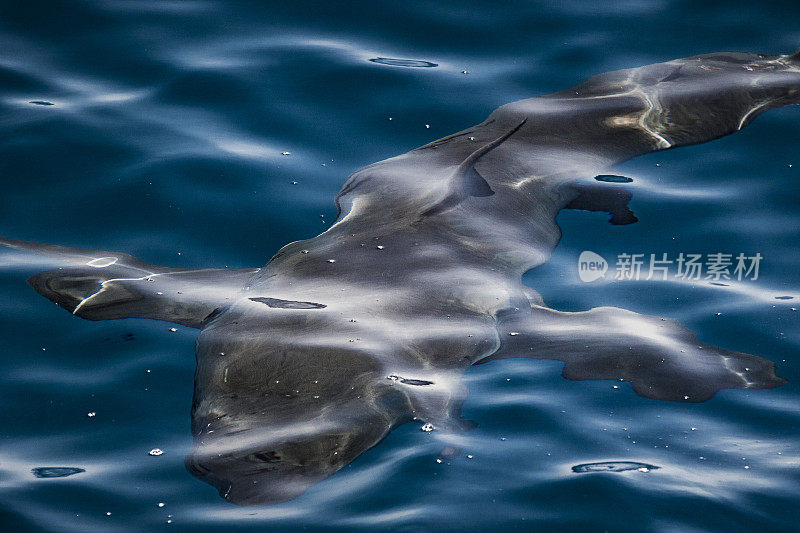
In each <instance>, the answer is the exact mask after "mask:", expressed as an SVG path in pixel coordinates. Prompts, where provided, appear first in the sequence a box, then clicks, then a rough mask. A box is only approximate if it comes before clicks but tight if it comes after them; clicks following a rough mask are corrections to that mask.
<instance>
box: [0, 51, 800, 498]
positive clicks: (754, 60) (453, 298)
mask: <svg viewBox="0 0 800 533" xmlns="http://www.w3.org/2000/svg"><path fill="white" fill-rule="evenodd" d="M797 103H800V52H798V53H795V54H793V55H769V56H768V55H756V54H745V53H719V54H709V55H701V56H696V57H690V58H686V59H679V60H674V61H669V62H666V63H659V64H655V65H649V66H645V67H640V68H634V69H629V70H621V71H616V72H610V73H606V74H600V75H598V76H594V77H592V78H590V79H588V80H587V81H585V82H584V83H582V84H580V85H577V86H575V87H573V88H571V89H567V90H564V91H561V92H558V93H554V94H550V95H547V96H542V97H538V98H531V99H527V100H521V101H518V102H513V103H510V104H507V105H504V106H502V107H500V108H498V109H497V110H495V111H494V112H493V113H492V114H491V115H490V116H489V118H488V119H486V120H485V121H484V122H483V123H481V124H479V125H477V126H475V127H472V128H469V129H467V130H464V131H462V132H460V133H456V134H454V135H451V136H449V137H445V138H443V139H440V140H438V141H435V142H432V143H430V144H428V145H425V146H422V147H420V148H417V149H415V150H412V151H410V152H408V153H406V154H403V155H400V156H397V157H394V158H391V159H387V160H385V161H381V162H378V163H375V164H373V165H370V166H367V167H365V168H362V169H360V170H358V171H356V172H354V173H353V174H352V175H351V176H350V178H349V179H348V181H347V183H346V184H345V185H344V187H343V188H342V190H341V191H340V192H339V194H338V195H337V197H336V204H337V207H338V209H339V216H338V219H337V221H336V223H335V224H333V226H331V227H330V228H329V229H328V230H327V231H325V232H324V233H322V234H321V235H319V236H317V237H314V238H313V239H309V240H307V241H300V242H293V243H290V244H288V245H286V246H284V247H283V248H282V249H281V250H280V251H279V252H278V253H277V254H275V256H274V257H273V258H272V259H271V260H270V261H269V262H268V263H267V264H266V266H264V267H262V268H253V269H245V270H225V269H196V270H184V269H174V268H167V267H160V266H155V265H150V264H147V263H144V262H142V261H140V260H138V259H135V258H133V257H131V256H129V255H126V254H121V253H116V252H101V251H90V250H80V249H74V248H66V247H61V246H50V245H44V244H36V243H31V242H26V241H19V240H12V239H0V243H2V244H4V245H6V246H9V247H12V248H16V249H19V250H24V251H29V252H35V253H38V254H43V255H46V256H50V257H52V258H53V259H57V260H59V261H62V262H65V263H67V266H62V267H60V268H56V269H55V270H50V271H47V272H43V273H40V274H37V275H35V276H33V277H32V278H30V280H29V282H30V284H31V285H32V286H33V288H34V289H36V290H37V291H38V292H39V293H41V294H42V295H44V296H45V297H47V298H49V299H50V300H52V301H54V302H56V303H57V304H58V305H60V306H61V307H63V308H65V309H67V310H68V311H70V312H72V313H73V314H75V315H77V316H79V317H82V318H87V319H90V320H105V319H114V318H151V319H156V320H165V321H169V322H174V323H177V324H183V325H186V326H190V327H194V328H198V329H200V330H201V331H200V335H199V338H198V340H197V372H196V375H195V391H194V402H193V406H192V433H193V436H194V448H193V450H192V452H191V453H190V454H189V456H188V457H187V458H186V465H187V467H188V469H189V470H190V471H191V473H192V474H193V475H195V476H197V477H198V478H200V479H202V480H204V481H206V482H208V483H210V484H212V485H214V486H215V487H216V488H218V489H219V491H220V494H221V495H222V496H223V497H224V498H226V499H227V500H229V501H231V502H233V503H237V504H242V505H264V504H272V503H278V502H283V501H286V500H289V499H292V498H294V497H296V496H298V495H300V494H302V493H303V492H304V491H305V490H306V489H307V488H308V487H309V486H311V485H313V484H315V483H317V482H319V481H321V480H323V479H325V478H326V477H328V476H330V475H331V474H333V473H334V472H336V471H337V470H339V469H340V468H342V467H343V466H345V465H347V464H348V463H350V462H351V461H353V460H354V459H355V458H356V457H358V456H359V455H360V454H362V453H363V452H365V451H366V450H367V449H369V448H371V447H372V446H375V445H376V444H378V443H379V442H380V441H381V440H382V439H383V438H384V437H385V436H386V435H387V434H388V433H389V432H390V431H391V430H392V429H393V428H395V427H397V426H398V425H400V424H403V423H405V422H408V421H410V420H419V421H421V422H425V423H426V429H431V428H435V429H438V430H443V431H465V430H468V429H469V428H470V427H471V425H472V423H471V422H469V421H466V420H462V419H461V417H460V409H461V404H462V403H463V400H464V398H465V395H466V390H465V386H464V385H463V384H462V381H461V376H462V373H463V372H464V371H465V369H466V368H467V367H469V366H470V365H473V364H477V363H483V362H487V361H490V360H493V359H499V358H505V357H529V358H539V359H557V360H561V361H563V362H564V363H565V365H564V370H563V375H564V377H566V378H569V379H576V380H584V379H614V380H623V381H630V382H631V383H632V386H633V389H634V391H636V393H637V394H639V395H641V396H644V397H647V398H654V399H658V400H671V401H678V402H702V401H705V400H708V399H709V398H711V397H712V396H713V395H714V394H715V393H716V392H717V391H718V390H720V389H723V388H770V387H776V386H779V385H781V384H782V383H784V380H783V379H782V378H779V377H777V376H776V375H775V370H774V364H773V363H772V362H770V361H769V360H767V359H764V358H762V357H759V356H756V355H749V354H745V353H740V352H735V351H729V350H724V349H720V348H715V347H713V346H709V345H705V344H702V343H700V342H699V341H698V340H697V339H696V338H695V336H694V335H693V334H692V332H690V331H689V330H687V329H686V328H685V327H683V326H681V325H680V324H678V323H677V322H676V321H674V320H671V319H666V318H661V317H652V316H644V315H640V314H637V313H633V312H631V311H626V310H623V309H618V308H612V307H599V308H595V309H592V310H589V311H585V312H576V313H566V312H559V311H555V310H552V309H549V308H548V307H546V306H545V304H544V302H543V301H542V298H541V297H540V296H539V295H538V294H537V293H536V292H535V291H533V290H532V289H530V288H528V287H526V286H525V285H523V284H522V281H521V278H522V275H523V274H524V273H525V272H526V271H528V270H530V269H532V268H535V267H537V266H540V265H542V264H544V263H545V262H546V261H548V259H549V258H550V255H551V253H552V251H553V249H554V248H555V246H556V244H557V243H558V240H559V238H560V230H559V228H558V226H557V225H556V215H557V214H558V212H559V211H560V210H562V209H565V208H575V209H589V210H595V211H607V212H610V213H611V214H612V219H611V221H612V223H617V224H625V223H630V222H635V221H636V218H635V217H634V216H633V213H632V212H631V211H630V210H629V209H628V207H627V202H628V200H629V199H630V194H629V193H627V192H626V191H625V190H624V189H621V188H620V187H621V186H620V185H619V184H615V183H606V182H602V183H595V184H594V185H593V186H586V185H581V184H580V183H581V181H582V180H585V179H586V178H587V177H589V178H590V177H592V176H595V175H597V174H600V173H603V172H607V171H608V170H609V169H610V167H611V166H613V165H614V164H617V163H620V162H622V161H625V160H627V159H630V158H632V157H635V156H637V155H641V154H645V153H648V152H653V151H657V150H664V149H667V148H671V147H675V146H684V145H688V144H694V143H700V142H705V141H709V140H712V139H715V138H717V137H720V136H723V135H727V134H729V133H732V132H735V131H737V130H739V129H741V128H742V127H743V126H745V125H746V124H748V123H749V122H750V121H751V120H753V119H754V118H755V117H756V115H758V114H759V113H761V112H763V111H766V110H768V109H771V108H775V107H779V106H783V105H788V104H797ZM611 181H613V180H611Z"/></svg>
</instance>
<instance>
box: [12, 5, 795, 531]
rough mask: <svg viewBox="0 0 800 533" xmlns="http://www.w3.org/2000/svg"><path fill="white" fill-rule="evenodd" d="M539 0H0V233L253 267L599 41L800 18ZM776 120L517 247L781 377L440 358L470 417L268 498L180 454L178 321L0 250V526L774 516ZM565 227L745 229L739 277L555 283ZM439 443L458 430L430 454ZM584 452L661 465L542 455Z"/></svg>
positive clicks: (790, 473) (698, 525)
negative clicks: (111, 316)
mask: <svg viewBox="0 0 800 533" xmlns="http://www.w3.org/2000/svg"><path fill="white" fill-rule="evenodd" d="M561 4H562V3H560V2H558V3H556V2H553V3H535V2H508V3H504V4H503V5H500V4H498V3H489V2H486V3H479V2H472V3H468V4H465V3H464V2H447V1H441V0H440V1H437V2H415V3H413V5H404V4H403V3H389V2H386V3H378V2H369V3H367V2H349V3H346V4H334V3H322V2H319V3H316V2H292V3H277V2H276V3H271V4H270V3H259V2H252V3H251V2H237V3H233V2H210V1H208V2H206V1H191V0H188V1H172V2H135V1H122V0H118V1H104V2H88V1H74V2H63V3H62V2H16V1H6V2H2V3H0V50H2V53H0V179H2V180H3V193H2V196H0V234H1V235H3V236H8V237H15V238H21V239H28V240H35V241H41V242H48V243H59V244H66V245H71V246H78V247H84V248H93V249H106V250H119V251H125V252H129V253H131V254H132V255H135V256H137V257H140V258H142V259H144V260H146V261H148V262H152V263H156V264H164V265H169V266H183V267H202V266H214V267H223V266H230V267H250V266H260V265H262V264H263V263H265V262H266V261H267V260H268V259H269V257H270V256H271V255H272V254H273V253H274V252H275V251H276V250H277V249H278V248H279V247H280V246H282V245H283V244H285V243H287V242H289V241H293V240H298V239H303V238H308V237H311V236H314V235H316V234H317V233H319V232H321V231H323V230H324V229H325V228H326V227H327V226H328V225H329V224H330V223H331V222H332V221H333V220H334V218H335V214H336V211H335V207H334V205H333V202H332V199H333V197H334V195H335V194H336V192H337V191H338V190H339V188H340V187H341V185H342V184H343V183H344V180H345V179H346V177H347V175H348V174H349V173H350V172H352V171H354V170H355V169H357V168H359V167H362V166H364V165H367V164H369V163H371V162H374V161H377V160H380V159H384V158H386V157H390V156H393V155H396V154H399V153H402V152H405V151H407V150H409V149H411V148H414V147H416V146H419V145H422V144H425V143H427V142H429V141H431V140H434V139H437V138H439V137H442V136H444V135H447V134H450V133H453V132H455V131H458V130H461V129H463V128H465V127H467V126H469V125H472V124H475V123H477V122H480V121H481V120H483V119H484V118H485V117H486V115H488V114H489V112H491V110H492V109H494V108H495V107H497V106H498V105H501V104H504V103H507V102H510V101H513V100H517V99H520V98H526V97H531V96H535V95H538V94H543V93H548V92H552V91H555V90H559V89H563V88H566V87H568V86H571V85H574V84H575V83H577V82H579V81H581V80H582V79H584V78H585V77H587V76H589V75H591V74H595V73H599V72H603V71H608V70H613V69H617V68H626V67H633V66H639V65H644V64H649V63H654V62H657V61H663V60H668V59H672V58H677V57H685V56H689V55H694V54H699V53H705V52H713V51H727V50H734V51H751V52H763V53H777V52H780V53H786V52H790V51H792V50H795V49H796V48H797V47H798V46H800V22H798V20H800V17H799V15H800V9H798V8H797V7H793V5H792V4H791V3H788V2H787V3H777V2H776V3H770V4H769V5H758V6H756V4H754V3H741V4H740V3H736V2H703V3H701V2H696V1H695V2H690V1H666V0H665V1H656V0H653V1H648V0H642V1H627V2H625V1H623V2H572V3H569V5H566V4H567V3H564V5H561ZM378 57H386V58H404V59H414V60H418V61H427V62H430V63H435V64H436V65H437V66H435V67H428V68H415V67H408V66H397V65H385V64H381V63H376V62H371V61H369V60H370V59H374V58H378ZM464 70H466V71H467V74H463V73H462V72H463V71H464ZM31 102H40V104H36V103H31ZM41 103H50V104H52V105H41ZM389 117H391V119H392V120H389ZM799 119H800V109H798V108H784V109H779V110H775V111H771V112H768V113H767V114H765V115H763V116H761V117H759V118H758V119H757V120H756V121H755V122H754V123H753V124H752V125H750V126H749V127H748V128H746V129H744V130H743V131H741V132H739V133H737V134H736V135H733V136H731V137H727V138H724V139H721V140H718V141H714V142H711V143H708V144H704V145H700V146H694V147H689V148H681V149H677V150H671V151H667V152H661V153H656V154H651V155H648V156H645V157H641V158H638V159H635V160H633V161H630V162H628V163H626V164H624V165H622V166H621V167H620V168H618V169H616V172H617V173H619V174H622V175H625V176H630V177H632V178H634V182H633V183H632V184H630V185H629V188H630V190H632V191H633V192H634V200H633V202H632V204H631V205H632V208H633V209H634V211H635V212H636V215H637V216H638V218H639V222H638V223H637V224H633V225H630V226H622V227H619V226H612V225H609V224H607V223H606V219H607V218H608V217H607V215H605V214H598V213H587V212H579V211H566V212H562V214H561V215H560V216H559V219H558V221H559V224H560V225H561V227H562V229H563V232H564V236H563V239H562V241H561V243H560V245H559V247H558V248H557V249H556V252H555V254H554V256H553V259H552V260H551V261H550V262H549V263H548V264H547V265H545V266H543V267H541V268H539V269H537V270H535V271H533V272H530V273H529V274H527V275H526V277H525V280H526V282H527V283H528V284H530V285H531V286H532V287H534V288H536V289H537V290H538V291H540V292H541V293H542V294H543V296H544V298H545V300H546V301H547V303H548V304H549V305H550V306H552V307H555V308H557V309H563V310H581V309H588V308H591V307H595V306H599V305H615V306H620V307H625V308H628V309H632V310H634V311H637V312H641V313H646V314H652V315H666V316H671V317H674V318H676V319H678V320H680V321H681V322H682V323H684V324H686V325H687V326H689V327H690V328H691V329H692V330H693V331H695V332H696V333H697V336H698V338H699V339H700V340H702V341H703V342H706V343H709V344H715V345H719V346H722V347H724V348H728V349H735V350H740V351H745V352H749V353H756V354H760V355H763V356H765V357H768V358H770V359H771V360H773V361H775V362H777V364H778V374H779V375H781V376H783V377H785V378H786V379H788V381H789V383H788V384H787V385H784V386H783V387H781V388H778V389H774V390H748V391H743V390H725V391H722V392H720V393H719V394H717V396H716V397H715V398H713V399H712V400H710V401H708V402H706V403H701V404H676V403H668V402H659V401H655V400H648V399H645V398H641V397H639V396H636V395H635V394H634V393H633V392H632V391H631V390H630V386H629V385H628V384H627V383H621V384H616V385H618V388H614V385H615V383H612V382H608V381H583V382H579V381H567V380H565V379H563V378H562V377H561V376H560V369H561V363H558V362H556V361H537V360H523V359H519V360H516V359H512V360H502V361H496V362H492V363H490V364H487V365H481V366H478V367H474V368H472V369H470V370H469V372H468V373H467V376H466V382H467V385H468V387H469V389H470V393H469V396H468V399H467V402H466V404H465V406H464V416H465V418H468V419H471V420H474V421H476V422H477V423H478V427H477V428H476V429H474V430H473V431H471V432H470V433H468V434H466V435H463V436H459V437H457V438H453V437H446V436H443V435H438V434H437V433H436V432H434V433H431V434H425V433H423V432H420V431H419V427H418V426H417V425H413V424H407V425H405V426H402V427H400V428H399V429H397V430H395V431H394V432H393V433H392V434H391V435H390V436H389V437H388V438H387V439H386V440H385V441H383V442H382V443H381V444H380V445H379V446H377V447H375V448H373V449H372V450H370V451H369V452H367V453H366V454H364V455H362V456H361V457H360V458H359V459H357V460H356V461H355V462H353V463H352V464H351V465H350V466H348V467H346V468H344V469H343V470H342V471H340V472H339V473H337V474H336V475H334V476H332V477H331V478H329V479H328V480H326V481H324V482H322V483H320V484H319V485H316V486H315V487H313V488H312V489H310V490H309V491H308V492H307V493H306V494H305V495H303V496H301V497H300V498H298V499H296V500H293V501H291V502H289V503H286V504H282V505H278V506H275V507H269V508H239V507H235V506H232V505H230V504H228V503H226V502H225V501H223V500H222V499H221V498H220V497H219V496H218V495H217V493H216V491H215V490H214V489H213V488H212V487H210V486H209V485H206V484H205V483H202V482H200V481H198V480H197V479H195V478H194V477H192V476H191V475H190V474H189V473H188V472H187V471H186V470H185V468H184V466H183V457H184V455H185V454H186V453H187V452H188V451H189V449H190V447H191V434H190V431H189V410H190V407H191V398H192V382H193V373H194V364H195V360H194V350H193V346H194V339H195V337H196V331H195V330H190V329H189V328H178V330H177V331H176V332H171V331H170V330H169V328H170V327H171V326H170V325H169V324H166V323H158V322H153V321H145V320H120V321H108V322H88V321H82V320H79V319H77V318H75V317H72V316H70V315H69V313H66V312H64V311H63V310H60V309H58V308H57V307H56V306H54V305H53V304H52V303H50V302H48V301H47V300H45V299H43V298H41V297H40V296H38V295H37V294H36V293H35V292H33V291H32V290H31V289H30V288H29V287H28V286H27V284H26V283H25V279H26V278H27V277H28V276H29V275H31V274H33V273H35V272H38V271H39V270H41V268H39V267H40V264H39V263H37V262H36V261H37V260H36V259H31V258H30V257H28V256H24V255H23V254H19V253H12V252H2V253H0V284H1V285H2V287H1V288H0V313H1V314H2V316H3V320H2V321H0V335H2V339H3V350H2V352H1V353H0V370H2V371H0V405H2V406H3V409H2V410H0V526H2V527H0V529H3V530H8V531H12V530H23V529H29V530H57V531H86V530H90V529H99V530H103V531H106V530H108V531H114V530H119V531H130V530H148V531H149V530H159V529H161V528H172V529H174V530H192V531H203V530H226V531H228V530H232V531H236V530H262V529H270V530H281V529H286V530H295V529H301V528H306V529H308V530H320V529H323V528H335V529H341V530H344V529H355V530H359V529H362V530H367V529H376V528H379V529H383V528H385V529H390V528H391V529H399V530H420V529H435V530H448V529H466V530H475V531H478V530H487V529H492V528H496V529H508V528H517V529H521V530H557V529H560V530H573V531H574V530H582V529H583V530H631V531H634V530H658V531H721V530H759V531H764V530H775V531H778V530H784V531H785V530H793V529H796V528H797V527H798V526H797V524H798V519H800V470H799V468H800V443H799V442H798V437H799V436H800V386H799V385H798V383H800V359H798V347H800V329H798V319H799V318H800V311H797V312H795V311H794V310H793V308H798V307H800V258H799V257H798V254H797V251H798V245H800V208H798V200H800V185H799V184H798V176H800V157H798V152H797V148H796V147H797V145H798V142H800V127H799V126H798V124H800V120H799ZM426 125H428V126H429V127H427V126H426ZM282 152H290V155H282ZM293 182H296V183H293ZM321 215H322V216H321ZM582 250H593V251H595V252H597V253H599V254H601V255H603V256H605V257H606V258H608V259H609V260H610V259H612V258H613V257H615V256H616V255H617V254H619V253H623V252H627V253H644V254H650V253H656V254H661V253H669V254H670V255H677V254H678V253H680V252H685V253H689V252H692V253H703V254H708V253H714V252H726V253H733V254H736V253H739V252H745V253H747V254H752V253H755V252H759V253H760V254H761V255H762V256H763V258H764V259H763V262H762V264H761V271H760V276H759V279H758V280H756V281H750V280H746V281H743V282H742V283H738V284H731V285H728V286H713V285H708V284H689V283H672V282H663V281H650V282H647V281H608V282H601V283H596V284H583V283H581V282H580V281H579V280H578V278H577V273H576V272H577V270H576V261H577V257H578V254H579V253H580V252H581V251H582ZM612 268H613V265H612ZM778 296H791V297H792V299H776V297H778ZM90 412H93V413H96V415H95V416H92V417H89V416H87V413H90ZM454 442H455V443H456V444H458V445H459V446H460V447H461V448H463V450H464V453H466V454H469V455H471V456H472V458H471V459H470V458H467V457H465V456H461V457H460V458H457V459H454V460H452V461H449V462H447V461H446V462H443V463H437V462H436V461H435V459H436V457H437V453H438V452H439V450H440V449H441V448H442V446H443V445H444V444H452V443H454ZM156 447H157V448H161V449H163V450H164V454H163V455H161V456H158V457H152V456H149V455H148V451H149V450H151V449H152V448H156ZM600 461H636V462H642V463H647V464H651V465H655V466H658V467H659V468H658V469H657V470H651V471H650V472H639V471H637V470H629V471H624V472H616V473H614V472H602V473H582V474H581V473H575V472H573V471H572V467H573V466H575V465H578V464H584V463H592V462H600ZM40 467H75V468H80V469H83V470H85V472H78V473H75V474H73V475H70V476H63V477H49V476H45V477H37V476H36V475H34V473H33V472H32V469H34V468H40ZM159 502H163V503H164V506H163V507H159V506H158V504H159ZM107 513H111V514H110V515H107ZM168 520H171V521H172V522H171V523H170V524H167V521H168Z"/></svg>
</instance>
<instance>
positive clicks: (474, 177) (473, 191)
mask: <svg viewBox="0 0 800 533" xmlns="http://www.w3.org/2000/svg"><path fill="white" fill-rule="evenodd" d="M527 121H528V119H527V118H526V119H524V120H523V121H522V122H520V123H519V124H517V125H516V126H515V127H514V128H512V129H510V130H509V131H507V132H506V133H504V134H503V135H501V136H500V137H498V138H497V139H495V140H493V141H491V142H489V143H486V144H484V145H483V146H481V147H480V148H478V149H477V150H475V151H474V152H472V153H471V154H470V155H469V156H467V158H466V159H464V161H462V162H461V164H460V165H458V168H457V169H456V171H455V172H454V173H453V176H452V178H450V191H449V192H448V193H447V196H445V197H444V198H443V199H442V200H440V201H439V202H437V203H436V205H434V206H432V207H430V208H429V209H427V210H426V211H425V212H424V213H422V216H425V217H427V216H431V215H436V214H438V213H442V212H444V211H446V210H448V209H450V208H453V207H455V206H457V205H458V204H460V203H461V202H463V201H464V200H465V199H467V198H469V197H471V196H474V197H482V196H491V195H493V194H494V190H492V187H491V186H490V185H489V183H488V182H487V181H486V180H485V179H484V178H483V176H481V175H480V173H479V172H478V171H477V170H476V169H475V164H476V163H477V162H478V161H479V160H480V158H481V157H483V156H485V155H486V154H488V153H489V152H491V151H492V150H494V149H495V148H497V147H498V146H500V145H501V144H503V143H504V142H505V141H506V140H507V139H508V138H509V137H511V136H512V135H514V134H515V133H516V132H517V131H519V129H520V128H521V127H522V126H523V125H524V124H525V123H526V122H527Z"/></svg>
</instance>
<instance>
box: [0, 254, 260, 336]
mask: <svg viewBox="0 0 800 533" xmlns="http://www.w3.org/2000/svg"><path fill="white" fill-rule="evenodd" d="M0 244H2V245H5V246H8V247H10V248H14V249H17V250H21V251H25V252H32V253H36V254H39V255H43V256H46V257H49V258H52V259H54V260H56V262H63V263H67V264H68V266H65V267H60V268H56V269H53V270H48V271H46V272H41V273H39V274H36V275H34V276H32V277H31V278H30V279H29V280H28V283H30V285H31V286H32V287H33V288H34V289H35V290H36V291H37V292H38V293H39V294H41V295H42V296H44V297H46V298H47V299H49V300H51V301H53V302H55V303H56V304H58V305H59V306H60V307H63V308H64V309H66V310H67V311H69V312H71V313H72V314H74V315H76V316H79V317H81V318H86V319H88V320H108V319H114V318H151V319H155V320H165V321H168V322H174V323H176V324H182V325H185V326H191V327H200V326H201V325H202V324H203V323H204V321H205V320H206V319H208V318H209V317H210V316H212V315H213V314H214V311H215V310H216V309H219V308H220V307H225V306H227V305H228V301H229V299H230V298H231V297H233V296H235V295H236V294H237V293H238V292H239V291H240V290H241V289H242V288H243V287H244V285H245V284H246V282H247V280H248V279H249V278H250V277H251V276H252V275H253V274H254V273H255V272H256V269H248V270H225V269H195V270H183V269H176V268H166V267H160V266H156V265H150V264H147V263H144V262H142V261H140V260H138V259H136V258H135V257H132V256H130V255H128V254H122V253H117V252H102V251H93V250H82V249H78V248H68V247H64V246H52V245H46V244H38V243H33V242H27V241H19V240H15V239H0Z"/></svg>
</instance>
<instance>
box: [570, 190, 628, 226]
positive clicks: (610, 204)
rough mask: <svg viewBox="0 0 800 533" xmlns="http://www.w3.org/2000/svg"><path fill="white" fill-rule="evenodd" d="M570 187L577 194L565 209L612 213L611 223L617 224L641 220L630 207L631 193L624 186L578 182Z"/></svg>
mask: <svg viewBox="0 0 800 533" xmlns="http://www.w3.org/2000/svg"><path fill="white" fill-rule="evenodd" d="M570 188H571V189H573V190H574V191H575V193H576V194H577V196H576V197H575V198H574V199H573V200H572V201H571V202H570V203H568V204H567V205H566V206H565V207H564V209H579V210H585V211H604V212H606V213H608V214H610V215H611V219H610V220H609V223H611V224H614V225H616V226H622V225H625V224H633V223H634V222H638V220H639V219H638V218H636V215H634V214H633V211H631V209H630V208H629V207H628V203H629V202H630V200H631V193H630V191H628V190H627V189H625V188H624V187H620V186H618V185H617V186H615V185H594V184H592V185H587V184H584V183H578V182H576V183H572V184H570Z"/></svg>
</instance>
